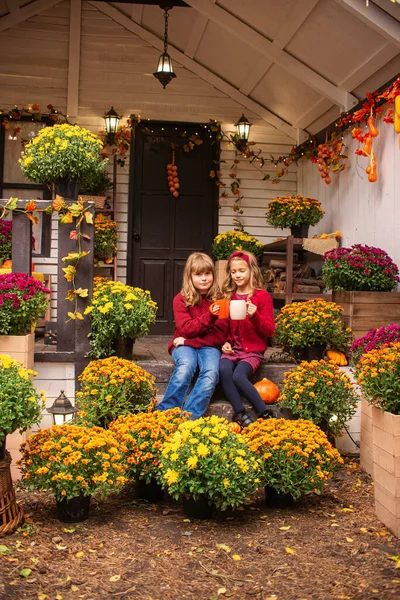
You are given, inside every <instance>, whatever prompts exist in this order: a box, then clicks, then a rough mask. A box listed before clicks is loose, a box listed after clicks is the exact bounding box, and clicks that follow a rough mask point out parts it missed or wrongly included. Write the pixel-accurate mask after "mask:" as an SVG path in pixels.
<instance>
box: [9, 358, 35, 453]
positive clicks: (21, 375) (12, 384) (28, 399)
mask: <svg viewBox="0 0 400 600" xmlns="http://www.w3.org/2000/svg"><path fill="white" fill-rule="evenodd" d="M35 375H37V373H36V372H35V371H32V370H31V369H25V368H23V366H22V365H21V363H19V362H18V361H16V360H14V359H12V358H10V357H9V356H8V355H6V354H2V355H0V444H1V443H2V442H3V441H4V439H5V437H6V435H7V434H10V433H14V431H16V430H17V429H19V430H20V431H21V432H22V431H26V430H27V429H28V428H29V427H31V425H33V424H39V423H40V420H41V412H42V410H43V409H44V406H45V405H44V398H43V393H40V394H39V393H38V392H36V390H35V388H34V387H33V383H32V380H31V376H35Z"/></svg>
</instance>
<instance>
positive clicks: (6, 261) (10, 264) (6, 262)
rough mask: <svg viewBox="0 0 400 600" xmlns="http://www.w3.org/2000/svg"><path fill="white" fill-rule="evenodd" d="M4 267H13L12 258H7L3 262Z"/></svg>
mask: <svg viewBox="0 0 400 600" xmlns="http://www.w3.org/2000/svg"><path fill="white" fill-rule="evenodd" d="M1 268H2V269H12V260H5V261H4V262H3V264H2V267H1Z"/></svg>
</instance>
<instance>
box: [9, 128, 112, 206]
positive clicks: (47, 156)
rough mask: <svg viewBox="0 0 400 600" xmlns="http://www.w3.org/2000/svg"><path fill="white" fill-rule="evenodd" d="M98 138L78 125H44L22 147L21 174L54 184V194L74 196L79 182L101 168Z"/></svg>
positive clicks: (43, 182)
mask: <svg viewBox="0 0 400 600" xmlns="http://www.w3.org/2000/svg"><path fill="white" fill-rule="evenodd" d="M102 147H103V142H102V140H101V139H100V138H99V137H98V136H97V135H95V134H94V133H91V132H90V131H88V130H87V129H84V128H83V127H79V126H78V125H69V124H68V123H64V124H62V125H53V126H52V127H44V128H43V129H41V130H40V131H39V133H38V134H37V135H36V136H35V137H34V138H33V139H32V140H31V141H30V142H29V143H28V144H27V145H26V146H25V148H24V150H23V151H22V153H21V158H20V159H19V162H20V164H21V170H22V173H23V175H24V176H25V177H26V178H27V179H30V180H31V181H35V182H37V183H42V184H50V183H54V184H55V189H56V193H57V194H59V195H60V196H63V197H64V198H70V199H76V198H77V196H78V190H79V182H80V180H82V181H85V179H86V178H87V177H95V176H96V175H97V174H100V173H102V172H103V171H104V167H105V165H106V163H107V160H104V159H103V158H102V156H101V154H100V151H101V149H102Z"/></svg>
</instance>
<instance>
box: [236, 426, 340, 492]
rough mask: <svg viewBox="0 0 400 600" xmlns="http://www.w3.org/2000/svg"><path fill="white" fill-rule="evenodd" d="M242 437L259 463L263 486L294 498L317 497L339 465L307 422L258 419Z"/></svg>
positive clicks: (319, 433) (325, 441)
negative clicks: (313, 494)
mask: <svg viewBox="0 0 400 600" xmlns="http://www.w3.org/2000/svg"><path fill="white" fill-rule="evenodd" d="M243 437H244V439H245V441H246V442H247V444H248V446H249V448H250V450H252V451H253V452H254V453H255V455H256V456H257V457H258V458H259V459H260V461H261V473H262V479H263V482H264V483H265V485H268V486H270V487H273V488H274V489H275V490H276V491H277V492H278V493H281V494H291V495H292V496H293V498H295V499H296V498H299V497H300V496H301V495H305V494H312V493H316V494H320V493H321V491H322V488H323V486H324V483H325V481H327V480H328V479H330V478H331V477H332V475H333V473H334V471H335V470H336V469H337V468H338V466H339V465H340V464H343V459H342V458H341V456H340V454H339V452H338V451H337V450H336V449H335V448H333V446H332V445H331V444H330V443H329V441H328V438H327V437H326V435H325V434H324V433H323V432H322V431H321V429H319V427H317V426H316V425H315V424H314V423H312V422H311V421H306V420H303V419H300V420H298V421H287V420H285V419H267V420H262V419H259V420H258V421H256V422H255V423H252V424H251V425H250V426H249V427H246V428H245V429H244V430H243Z"/></svg>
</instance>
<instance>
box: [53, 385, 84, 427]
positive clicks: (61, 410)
mask: <svg viewBox="0 0 400 600" xmlns="http://www.w3.org/2000/svg"><path fill="white" fill-rule="evenodd" d="M78 410H79V409H78V408H77V407H76V406H72V404H71V401H70V400H69V399H68V398H67V396H66V395H65V394H64V390H61V393H60V395H59V396H58V398H56V399H55V400H54V404H53V406H51V407H50V408H48V409H47V412H48V413H50V414H51V415H53V424H54V425H64V423H69V422H70V421H72V419H73V418H74V415H75V414H76V413H77V412H78Z"/></svg>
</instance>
